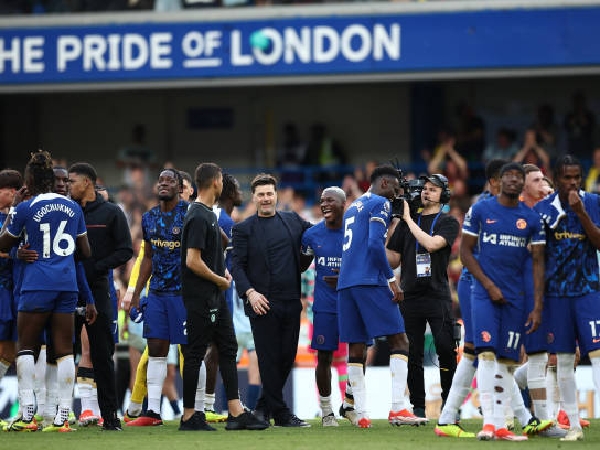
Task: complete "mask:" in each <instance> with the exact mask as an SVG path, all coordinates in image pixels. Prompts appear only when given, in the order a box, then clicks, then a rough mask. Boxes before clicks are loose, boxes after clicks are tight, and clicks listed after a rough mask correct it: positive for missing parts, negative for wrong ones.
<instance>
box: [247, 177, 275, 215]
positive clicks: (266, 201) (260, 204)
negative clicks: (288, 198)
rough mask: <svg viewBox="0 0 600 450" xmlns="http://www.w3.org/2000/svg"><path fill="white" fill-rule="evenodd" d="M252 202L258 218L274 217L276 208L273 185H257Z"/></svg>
mask: <svg viewBox="0 0 600 450" xmlns="http://www.w3.org/2000/svg"><path fill="white" fill-rule="evenodd" d="M252 201H253V202H254V204H255V205H256V212H257V213H258V216H259V217H271V216H274V215H275V212H276V208H277V191H276V190H275V185H273V184H259V185H257V186H256V188H255V189H254V193H253V194H252Z"/></svg>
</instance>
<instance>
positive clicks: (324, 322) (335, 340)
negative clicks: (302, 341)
mask: <svg viewBox="0 0 600 450" xmlns="http://www.w3.org/2000/svg"><path fill="white" fill-rule="evenodd" d="M313 314H314V316H313V335H312V342H311V343H310V348H312V349H313V350H326V351H331V352H333V351H335V350H337V349H338V347H339V346H340V329H339V324H338V315H337V314H335V313H327V312H314V313H313Z"/></svg>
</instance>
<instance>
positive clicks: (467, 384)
mask: <svg viewBox="0 0 600 450" xmlns="http://www.w3.org/2000/svg"><path fill="white" fill-rule="evenodd" d="M472 284H473V279H472V275H471V274H470V273H463V274H462V275H461V278H460V280H459V281H458V288H457V290H458V301H459V304H460V313H461V316H462V322H463V327H464V338H463V342H464V343H463V353H462V357H461V359H460V361H459V362H458V365H457V367H456V372H455V373H454V377H453V378H452V386H451V387H450V392H449V393H448V398H447V399H446V403H445V404H444V406H443V408H442V413H441V414H440V418H439V419H438V425H437V426H436V428H435V433H436V434H437V435H438V436H443V437H459V438H461V437H464V438H471V437H474V436H475V434H474V433H470V432H467V431H465V430H463V429H462V428H461V427H460V425H458V423H457V422H458V420H457V419H458V411H459V409H460V407H461V405H462V404H463V402H464V400H465V399H466V398H467V396H468V395H469V393H470V392H471V383H472V382H473V377H474V376H475V372H476V370H477V369H476V366H475V359H476V358H475V346H474V344H473V321H472V319H471V289H472Z"/></svg>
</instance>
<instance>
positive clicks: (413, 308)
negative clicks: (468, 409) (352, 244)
mask: <svg viewBox="0 0 600 450" xmlns="http://www.w3.org/2000/svg"><path fill="white" fill-rule="evenodd" d="M421 183H422V188H423V189H422V191H421V196H420V201H421V205H422V208H423V209H422V211H421V213H419V214H415V213H413V215H412V216H411V208H410V206H412V207H413V210H414V209H415V208H414V207H415V206H418V205H417V204H413V205H409V203H408V202H407V201H406V200H401V201H402V203H403V209H402V221H401V222H399V223H397V226H396V228H395V231H394V233H393V235H392V237H391V238H390V240H389V242H388V244H387V250H386V252H387V257H388V261H389V263H390V265H391V266H392V268H396V267H398V265H400V264H401V265H402V273H401V279H400V280H401V282H400V285H401V288H402V289H403V290H404V301H403V302H402V303H400V310H401V312H402V315H403V317H404V322H405V326H406V334H407V335H408V340H409V343H410V347H409V355H408V389H409V391H410V401H411V403H412V404H413V407H414V413H415V414H416V415H417V416H419V417H425V379H424V375H425V371H424V368H423V357H424V346H425V329H426V325H427V323H429V327H430V328H431V333H432V335H433V338H434V342H435V347H436V350H437V355H438V360H439V368H440V380H441V386H442V401H443V402H445V401H446V398H447V397H448V392H449V391H450V386H451V385H452V377H453V376H454V372H455V371H456V340H455V337H454V336H453V324H454V319H453V314H452V298H451V296H450V286H449V284H448V275H447V269H448V262H449V259H450V251H451V248H452V244H453V242H454V240H455V239H456V237H457V235H458V230H459V224H458V221H457V220H456V219H455V218H454V217H452V216H450V215H448V214H445V213H442V205H443V204H446V203H448V201H449V200H450V190H449V188H448V179H447V178H446V177H445V176H444V175H440V174H434V175H430V176H427V177H422V178H421ZM418 201H419V197H416V198H415V199H413V200H411V203H413V202H414V203H418ZM413 216H415V217H414V218H413Z"/></svg>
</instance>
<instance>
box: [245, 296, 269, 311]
mask: <svg viewBox="0 0 600 450" xmlns="http://www.w3.org/2000/svg"><path fill="white" fill-rule="evenodd" d="M248 302H249V303H250V306H251V307H252V311H254V313H255V314H256V315H258V316H262V315H263V314H266V313H267V311H269V300H268V299H267V297H265V296H264V295H262V294H261V293H260V292H258V291H252V292H250V294H249V295H248Z"/></svg>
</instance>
